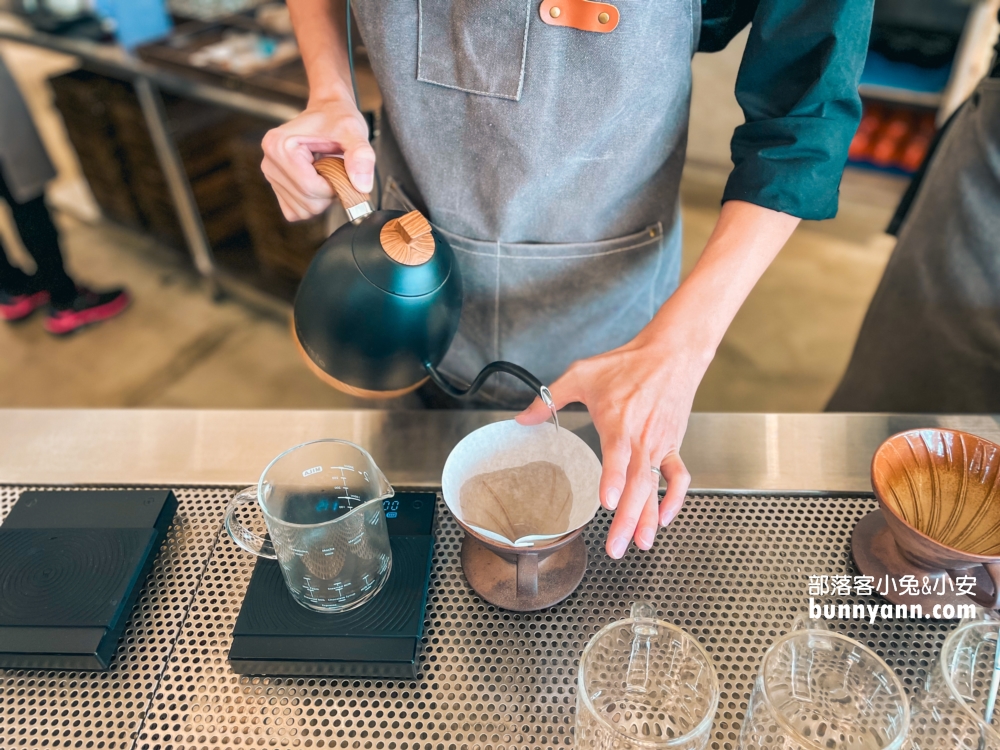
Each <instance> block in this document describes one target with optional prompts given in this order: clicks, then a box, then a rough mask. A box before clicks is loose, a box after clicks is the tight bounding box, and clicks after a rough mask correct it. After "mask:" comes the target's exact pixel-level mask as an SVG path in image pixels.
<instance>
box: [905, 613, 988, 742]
mask: <svg viewBox="0 0 1000 750" xmlns="http://www.w3.org/2000/svg"><path fill="white" fill-rule="evenodd" d="M998 635H1000V622H998V621H997V620H995V619H993V620H978V621H976V620H972V621H965V622H963V623H962V624H960V625H959V626H958V627H957V628H956V629H955V630H953V631H952V632H951V634H949V636H948V637H947V638H946V639H945V642H944V645H943V646H942V647H941V656H940V658H939V659H938V660H937V661H936V662H935V663H934V665H933V666H932V667H931V669H930V671H929V672H928V673H927V680H926V682H925V683H924V690H923V692H921V693H920V694H919V695H918V696H917V697H916V698H914V700H913V728H912V729H911V731H910V735H911V738H912V742H911V747H912V750H958V749H963V750H964V749H965V748H968V749H969V750H1000V706H998V705H996V704H997V703H1000V700H998V699H996V698H994V701H993V705H992V706H991V705H990V700H991V698H990V696H991V695H995V694H994V693H993V687H994V685H997V686H998V687H1000V670H997V669H996V667H998V656H997V637H998ZM994 675H996V677H994ZM988 709H992V710H991V711H990V713H991V718H992V723H988V722H987V720H986V713H987V710H988Z"/></svg>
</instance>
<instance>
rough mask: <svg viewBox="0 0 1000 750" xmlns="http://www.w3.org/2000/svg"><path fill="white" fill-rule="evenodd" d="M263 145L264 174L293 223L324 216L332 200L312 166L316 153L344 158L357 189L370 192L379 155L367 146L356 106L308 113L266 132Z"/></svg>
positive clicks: (332, 106)
mask: <svg viewBox="0 0 1000 750" xmlns="http://www.w3.org/2000/svg"><path fill="white" fill-rule="evenodd" d="M261 145H262V146H263V148H264V160H263V162H262V163H261V171H262V172H263V173H264V176H265V177H266V178H267V180H268V182H270V183H271V186H272V187H273V188H274V192H275V195H276V196H277V197H278V205H279V206H280V207H281V211H282V214H284V216H285V218H286V219H288V220H289V221H298V220H302V219H307V218H310V217H312V216H316V215H318V214H321V213H323V211H325V210H326V209H327V208H328V207H329V205H330V202H331V200H332V198H333V197H334V196H333V190H332V188H331V187H330V185H329V184H328V183H327V181H326V180H325V179H323V178H322V177H320V175H319V174H317V172H316V169H315V168H314V167H313V161H314V160H315V155H317V154H343V156H344V167H345V169H346V170H347V174H348V176H349V177H350V179H351V182H352V183H353V184H354V186H355V187H356V188H357V189H358V190H361V191H362V192H365V193H368V192H371V190H372V185H373V183H374V173H375V152H374V151H373V150H372V147H371V144H369V143H368V127H367V125H366V123H365V121H364V118H362V116H361V114H360V113H359V112H357V110H356V108H355V107H354V106H353V103H352V104H351V106H350V107H346V106H345V105H343V104H342V103H341V104H336V103H334V104H331V105H330V106H329V107H328V108H326V109H322V110H316V111H311V112H309V111H307V112H305V113H303V114H302V115H300V116H299V117H297V118H295V119H294V120H292V121H290V122H288V123H285V124H284V125H281V126H279V127H277V128H274V129H273V130H270V131H268V132H267V134H266V135H265V136H264V140H263V143H262V144H261Z"/></svg>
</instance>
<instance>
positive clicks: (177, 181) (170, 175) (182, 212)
mask: <svg viewBox="0 0 1000 750" xmlns="http://www.w3.org/2000/svg"><path fill="white" fill-rule="evenodd" d="M134 85H135V92H136V95H137V96H138V98H139V105H140V106H141V107H142V114H143V117H145V119H146V127H147V128H148V129H149V135H150V137H151V138H152V140H153V147H154V148H155V149H156V157H157V159H158V160H159V162H160V168H161V169H162V170H163V175H164V177H166V180H167V187H168V188H169V189H170V197H171V198H172V199H173V202H174V208H176V209H177V216H178V218H179V219H180V222H181V230H182V231H183V232H184V239H185V241H186V242H187V246H188V251H189V252H190V253H191V259H192V260H193V261H194V265H195V268H197V269H198V273H200V274H201V275H202V276H203V277H205V278H206V279H208V281H209V282H210V283H211V288H212V292H213V294H216V295H217V294H218V293H219V288H218V282H217V279H216V265H215V258H214V257H213V255H212V247H211V245H210V244H209V242H208V236H207V235H206V234H205V226H204V224H202V221H201V214H200V213H199V212H198V204H197V203H196V202H195V199H194V193H193V192H192V190H191V183H190V182H188V178H187V173H186V172H185V171H184V164H183V163H182V162H181V157H180V154H179V153H178V152H177V145H176V144H175V143H174V139H173V137H172V136H171V134H170V130H169V128H168V127H167V113H166V110H165V109H164V106H163V98H162V97H161V96H160V92H159V90H158V89H157V88H156V87H155V86H154V85H153V83H152V82H151V81H150V80H149V79H148V78H146V77H145V76H136V78H135V80H134Z"/></svg>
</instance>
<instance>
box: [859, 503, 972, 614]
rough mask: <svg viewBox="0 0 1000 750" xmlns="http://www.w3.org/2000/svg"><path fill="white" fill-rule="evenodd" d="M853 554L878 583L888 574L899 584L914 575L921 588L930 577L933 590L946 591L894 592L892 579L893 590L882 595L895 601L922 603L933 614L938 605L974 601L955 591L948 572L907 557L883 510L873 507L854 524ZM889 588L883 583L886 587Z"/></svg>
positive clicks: (890, 585)
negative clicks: (873, 508)
mask: <svg viewBox="0 0 1000 750" xmlns="http://www.w3.org/2000/svg"><path fill="white" fill-rule="evenodd" d="M851 557H853V558H854V563H855V564H856V565H857V566H858V570H860V571H861V572H862V573H863V574H864V575H866V576H872V577H873V578H874V579H875V583H876V584H877V583H878V581H879V580H880V579H885V578H886V577H887V576H888V577H889V578H890V579H893V580H895V581H896V583H897V585H898V583H899V579H900V578H902V577H903V576H905V575H912V576H915V577H916V579H917V581H918V582H919V583H920V588H921V590H922V589H923V588H924V578H926V579H927V585H928V587H929V588H930V589H931V591H932V592H935V591H943V592H944V593H942V594H937V593H931V594H923V593H921V594H919V595H917V596H909V595H904V594H902V593H900V592H899V591H894V590H893V586H892V583H891V582H890V583H889V586H888V591H889V593H888V594H882V592H881V591H880V592H879V594H880V595H882V596H883V598H884V599H887V600H888V601H890V602H892V603H893V604H906V605H910V604H919V605H921V607H922V608H923V612H924V614H925V615H928V616H933V609H934V605H935V604H940V605H945V604H953V605H958V604H969V603H970V601H971V600H970V599H969V598H968V597H966V596H963V595H960V594H958V593H957V592H956V591H955V589H954V585H953V582H952V581H951V580H950V576H949V575H948V573H947V572H946V571H943V570H930V569H929V568H924V567H921V566H919V565H917V564H916V563H913V562H910V561H909V560H907V559H906V558H905V557H903V555H902V554H901V553H900V551H899V547H897V546H896V540H895V539H893V536H892V532H891V531H889V526H888V524H886V522H885V518H884V517H883V516H882V511H881V510H873V511H872V512H871V513H869V514H868V515H867V516H865V517H864V518H862V519H861V520H860V521H858V523H857V525H856V526H855V527H854V531H853V532H851ZM885 588H886V587H885V585H884V584H883V586H882V590H885Z"/></svg>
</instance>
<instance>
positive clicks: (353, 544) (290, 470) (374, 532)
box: [225, 440, 395, 612]
mask: <svg viewBox="0 0 1000 750" xmlns="http://www.w3.org/2000/svg"><path fill="white" fill-rule="evenodd" d="M394 494H395V492H394V491H393V489H392V487H391V486H390V485H389V481H388V480H387V479H386V478H385V476H384V475H383V474H382V472H381V471H379V468H378V466H376V465H375V462H374V461H373V460H372V457H371V456H369V455H368V453H367V451H365V450H364V449H363V448H359V447H358V446H356V445H354V444H353V443H348V442H347V441H345V440H316V441H313V442H310V443H303V444H302V445H298V446H296V447H294V448H290V449H289V450H287V451H285V452H284V453H282V454H281V455H280V456H278V457H277V458H276V459H274V460H273V461H271V463H270V464H268V466H267V468H266V469H264V472H263V473H262V474H261V475H260V481H259V482H258V483H257V486H256V487H248V488H247V489H245V490H243V491H242V492H240V493H238V494H237V495H236V496H235V497H234V498H233V499H232V500H231V501H230V503H229V507H228V508H227V509H226V518H225V524H226V530H227V531H228V532H229V535H230V536H231V537H232V538H233V541H234V542H236V543H237V544H238V545H239V546H240V547H242V548H243V549H245V550H246V551H247V552H250V553H252V554H254V555H257V556H259V557H266V558H269V559H272V560H277V561H278V564H279V565H280V566H281V574H282V575H283V576H284V578H285V584H286V585H287V586H288V590H289V591H290V592H291V594H292V597H293V598H294V599H295V601H297V602H298V603H299V604H301V605H302V606H303V607H306V608H307V609H312V610H316V611H317V612H345V611H347V610H350V609H354V608H355V607H359V606H361V605H362V604H364V603H365V602H367V601H368V600H369V599H371V598H372V597H373V596H375V595H376V594H377V593H378V592H379V590H380V589H381V588H382V586H383V585H384V584H385V581H386V579H387V578H388V577H389V572H390V570H391V568H392V552H391V550H390V548H389V532H388V529H387V528H386V521H385V513H384V511H383V508H382V501H383V500H385V499H386V498H390V497H392V496H393V495H394ZM252 503H256V504H257V505H258V506H259V507H260V509H261V511H262V512H263V515H264V523H265V525H266V526H267V533H268V537H269V538H265V537H261V536H259V535H258V534H256V533H254V532H253V531H251V530H250V529H248V528H247V527H246V526H245V525H244V524H243V523H241V522H240V520H239V518H238V517H237V511H238V510H240V509H241V508H242V507H243V506H246V505H249V504H252Z"/></svg>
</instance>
